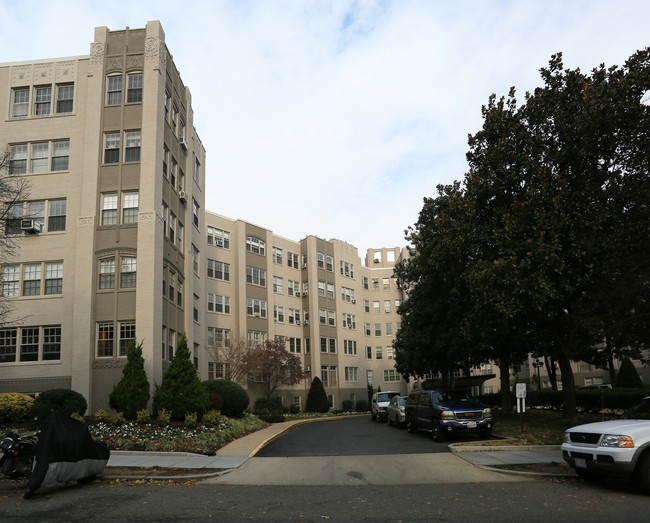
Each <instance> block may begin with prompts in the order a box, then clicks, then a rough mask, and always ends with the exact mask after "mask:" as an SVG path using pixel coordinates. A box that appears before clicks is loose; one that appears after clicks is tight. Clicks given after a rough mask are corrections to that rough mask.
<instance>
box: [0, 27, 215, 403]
mask: <svg viewBox="0 0 650 523" xmlns="http://www.w3.org/2000/svg"><path fill="white" fill-rule="evenodd" d="M0 103H1V104H2V109H1V110H2V111H3V113H4V114H3V115H2V118H0V146H2V147H3V148H4V147H7V149H8V151H9V154H10V164H9V174H10V175H11V176H21V177H24V179H26V180H28V182H29V184H30V190H29V195H28V197H26V198H25V201H20V202H16V203H15V204H13V205H12V206H11V208H10V209H9V214H10V217H11V219H10V220H9V221H7V223H6V227H5V230H4V231H0V234H8V235H19V236H20V242H19V246H20V248H19V251H18V254H17V256H16V257H15V259H6V258H5V256H4V255H3V258H2V260H1V261H0V263H2V273H1V278H2V296H3V299H5V300H8V301H9V302H10V305H11V306H12V308H13V311H12V314H11V317H9V318H5V320H6V321H7V322H9V325H4V326H3V328H2V329H1V330H0V391H2V392H5V391H17V392H26V393H38V392H40V391H43V390H47V389H51V388H59V387H61V388H72V389H74V390H76V391H78V392H80V393H82V394H83V395H84V396H85V397H86V398H87V399H88V401H89V410H90V411H94V410H96V409H97V408H99V407H100V406H106V405H107V401H108V394H109V393H110V391H111V390H112V387H113V384H114V383H115V382H116V381H117V380H119V378H120V377H121V371H122V367H123V364H124V362H125V355H126V348H127V344H128V341H129V339H131V338H133V337H134V336H136V337H137V339H138V340H140V341H142V342H143V351H144V358H145V366H146V370H147V373H148V375H149V379H150V381H151V382H152V383H160V382H161V379H162V374H163V371H164V369H165V365H166V364H168V362H169V359H170V358H171V356H172V353H171V352H172V348H171V347H173V346H174V345H175V342H176V339H177V336H178V335H179V333H183V332H185V333H187V336H188V339H189V344H190V345H189V346H190V348H195V352H196V353H198V345H199V343H200V341H198V340H200V339H202V335H203V333H202V329H201V327H200V324H199V323H196V322H195V321H194V319H193V318H192V308H191V307H188V306H187V303H188V302H187V296H192V295H193V294H195V292H196V289H198V288H200V284H201V277H200V276H199V274H198V271H197V265H198V264H199V262H198V260H199V258H200V256H201V254H200V247H199V246H201V245H202V243H203V242H204V234H203V231H204V227H205V224H204V223H203V209H204V200H205V197H204V187H205V151H204V148H203V146H202V144H201V141H200V139H199V137H198V136H197V134H196V132H195V130H194V126H193V112H192V106H191V95H190V91H189V90H188V89H187V88H186V87H185V85H184V84H183V82H182V79H181V77H180V75H179V73H178V70H177V68H176V66H175V64H174V62H173V59H172V56H171V54H170V53H169V51H168V49H167V47H166V45H165V35H164V32H163V30H162V27H161V25H160V23H159V22H149V23H147V24H146V27H145V28H141V29H129V28H126V29H124V30H120V31H110V30H109V29H108V28H106V27H99V28H96V30H95V37H94V41H93V42H92V43H91V45H90V53H89V54H88V55H84V56H77V57H69V58H56V59H45V60H35V61H30V62H19V63H5V64H0ZM3 204H5V205H6V204H7V202H3ZM3 254H5V253H3ZM161 282H165V284H164V285H161ZM190 303H191V302H190ZM161 347H162V350H161ZM196 357H197V358H198V355H197V356H196Z"/></svg>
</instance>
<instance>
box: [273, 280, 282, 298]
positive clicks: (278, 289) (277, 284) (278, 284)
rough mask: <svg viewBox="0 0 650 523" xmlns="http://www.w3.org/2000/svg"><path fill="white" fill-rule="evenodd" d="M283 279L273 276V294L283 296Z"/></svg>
mask: <svg viewBox="0 0 650 523" xmlns="http://www.w3.org/2000/svg"><path fill="white" fill-rule="evenodd" d="M283 281H284V280H283V279H282V278H280V277H279V276H273V292H275V293H277V294H282V291H283Z"/></svg>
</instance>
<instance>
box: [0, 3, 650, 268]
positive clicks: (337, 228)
mask: <svg viewBox="0 0 650 523" xmlns="http://www.w3.org/2000/svg"><path fill="white" fill-rule="evenodd" d="M148 20H160V21H161V22H162V26H163V29H164V31H165V34H166V42H167V46H168V48H169V50H170V52H171V53H172V55H173V57H174V61H175V63H176V66H177V67H178V69H179V70H180V72H181V76H182V78H183V80H184V82H185V84H186V85H187V86H188V87H189V88H190V90H191V92H192V97H193V102H192V105H193V108H194V113H195V122H194V123H195V126H196V128H197V131H198V133H199V136H200V137H201V139H202V141H203V144H204V146H205V148H206V150H207V155H208V159H207V163H208V165H207V194H206V208H207V209H208V210H211V211H214V212H216V213H219V214H222V215H224V216H227V217H229V218H241V219H243V220H246V221H249V222H252V223H255V224H257V225H261V226H263V227H266V228H268V229H271V230H273V232H274V233H276V234H279V235H282V236H285V237H287V238H290V239H292V240H299V239H301V238H303V237H305V236H307V235H310V234H313V235H316V236H319V237H321V238H326V239H329V238H338V239H341V240H345V241H347V242H349V243H352V244H353V245H355V246H356V247H358V248H359V253H360V254H361V257H362V258H363V256H364V255H365V251H366V249H368V248H371V247H393V246H404V245H406V241H405V239H404V230H405V229H406V228H407V227H408V226H409V225H412V224H413V223H415V221H416V220H417V216H418V213H419V211H420V209H421V208H422V199H423V198H424V197H425V196H435V195H436V186H437V185H438V184H447V183H451V182H453V181H454V180H460V179H462V178H463V175H464V173H465V171H466V168H467V165H466V161H465V153H466V152H467V135H468V133H474V132H476V131H477V130H478V129H480V127H481V124H482V121H481V105H483V104H484V103H486V102H487V100H488V97H489V95H490V94H491V93H496V94H497V95H499V96H500V95H505V94H507V92H508V89H509V87H510V86H515V87H516V88H517V92H518V98H519V99H523V96H524V93H525V91H527V90H532V89H534V88H535V87H536V86H538V85H540V78H539V69H540V67H544V66H546V65H547V64H548V61H549V59H550V57H551V55H552V54H553V53H556V52H562V53H563V56H564V63H565V66H566V67H570V68H577V67H579V68H580V69H582V70H583V71H589V70H591V69H592V68H593V67H596V66H598V65H599V64H600V63H605V64H607V65H608V66H609V65H621V64H623V63H624V61H625V60H626V58H628V57H629V56H630V55H631V54H633V53H634V52H635V51H636V50H637V49H642V48H645V47H647V46H648V45H650V33H649V31H648V27H649V25H648V20H650V2H648V1H647V0H634V1H628V0H616V1H614V0H609V1H598V0H592V1H581V0H561V1H555V0H538V1H533V0H517V1H491V0H485V1H479V0H475V1H451V0H446V1H442V0H413V1H409V0H395V1H387V0H386V1H363V0H359V1H300V0H286V1H282V0H275V1H271V0H267V1H261V0H258V1H252V0H251V1H248V0H208V1H192V0H185V1H184V2H178V1H167V0H156V1H148V0H130V1H129V2H124V1H121V0H113V1H111V2H99V1H95V0H86V1H81V0H67V1H62V0H39V1H37V2H35V1H31V0H18V1H13V0H0V62H13V61H21V60H32V59H41V58H53V57H64V56H78V55H86V54H88V53H89V51H90V43H91V42H92V40H93V38H94V28H95V27H97V26H107V27H108V28H109V29H112V30H119V29H123V28H124V27H126V26H129V27H132V28H140V27H144V26H145V24H146V22H147V21H148Z"/></svg>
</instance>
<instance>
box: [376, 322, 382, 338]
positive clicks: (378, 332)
mask: <svg viewBox="0 0 650 523" xmlns="http://www.w3.org/2000/svg"><path fill="white" fill-rule="evenodd" d="M375 336H381V323H375Z"/></svg>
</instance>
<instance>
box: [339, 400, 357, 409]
mask: <svg viewBox="0 0 650 523" xmlns="http://www.w3.org/2000/svg"><path fill="white" fill-rule="evenodd" d="M341 405H342V406H343V411H344V412H352V410H353V409H354V401H352V400H343V401H342V402H341Z"/></svg>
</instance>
